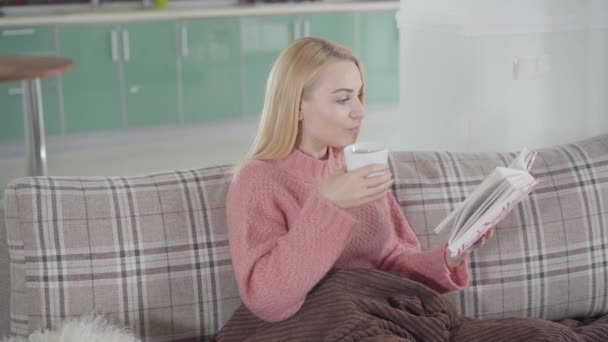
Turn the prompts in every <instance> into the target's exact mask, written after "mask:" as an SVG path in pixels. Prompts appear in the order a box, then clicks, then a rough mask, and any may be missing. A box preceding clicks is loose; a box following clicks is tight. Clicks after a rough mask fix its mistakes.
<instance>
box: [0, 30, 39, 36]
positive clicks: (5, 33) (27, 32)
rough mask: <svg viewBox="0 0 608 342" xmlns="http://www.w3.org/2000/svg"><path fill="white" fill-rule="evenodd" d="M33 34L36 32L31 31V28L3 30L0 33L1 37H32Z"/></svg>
mask: <svg viewBox="0 0 608 342" xmlns="http://www.w3.org/2000/svg"><path fill="white" fill-rule="evenodd" d="M34 33H36V30H35V29H33V28H27V29H14V30H3V31H2V36H3V37H9V36H33V35H34Z"/></svg>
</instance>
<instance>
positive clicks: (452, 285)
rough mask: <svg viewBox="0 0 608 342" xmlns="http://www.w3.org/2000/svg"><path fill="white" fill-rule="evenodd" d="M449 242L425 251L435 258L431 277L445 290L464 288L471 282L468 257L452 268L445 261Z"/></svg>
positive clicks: (431, 257) (431, 268)
mask: <svg viewBox="0 0 608 342" xmlns="http://www.w3.org/2000/svg"><path fill="white" fill-rule="evenodd" d="M446 246H447V244H442V245H439V246H437V247H435V248H432V249H430V250H428V251H425V253H426V254H427V255H428V257H429V259H430V260H433V262H432V263H431V265H432V266H431V267H430V268H429V272H430V273H431V277H432V278H434V279H435V280H436V281H437V283H438V284H439V285H440V286H441V287H442V288H443V289H442V290H444V291H453V290H462V289H463V288H465V287H466V286H467V284H468V282H469V271H468V265H467V263H466V259H465V260H463V261H462V262H461V263H460V264H459V265H458V266H457V267H454V268H450V267H449V266H448V265H447V264H446V262H445V256H444V253H445V248H446Z"/></svg>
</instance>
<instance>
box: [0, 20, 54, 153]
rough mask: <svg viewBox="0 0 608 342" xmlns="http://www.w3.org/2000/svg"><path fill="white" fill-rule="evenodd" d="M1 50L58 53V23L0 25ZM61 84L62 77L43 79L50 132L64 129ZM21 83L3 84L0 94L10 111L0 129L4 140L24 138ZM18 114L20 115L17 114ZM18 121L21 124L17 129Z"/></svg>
mask: <svg viewBox="0 0 608 342" xmlns="http://www.w3.org/2000/svg"><path fill="white" fill-rule="evenodd" d="M0 53H1V54H15V55H51V56H53V55H57V48H56V45H55V27H53V26H27V27H5V28H1V29H0ZM60 86H61V79H60V78H59V77H46V78H42V80H41V82H40V87H41V92H42V109H43V113H44V121H45V132H46V134H47V135H58V134H61V133H62V127H61V114H60V95H59V94H60ZM22 92H23V89H22V83H21V82H14V83H9V84H8V85H4V87H3V88H2V93H1V94H0V105H1V106H2V108H3V112H4V111H6V113H8V112H10V113H11V114H7V115H6V117H3V119H6V120H7V127H3V129H2V130H1V131H0V140H1V141H14V140H19V139H23V113H24V112H25V109H24V108H23V99H22ZM16 116H18V117H16ZM16 124H18V125H19V128H18V129H16V130H15V129H14V128H15V125H16Z"/></svg>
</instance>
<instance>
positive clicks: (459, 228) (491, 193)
mask: <svg viewBox="0 0 608 342" xmlns="http://www.w3.org/2000/svg"><path fill="white" fill-rule="evenodd" d="M536 155H537V152H531V151H528V150H527V149H523V150H522V151H521V152H520V153H519V155H518V156H517V157H516V158H515V159H514V160H513V161H512V162H511V164H510V165H509V166H508V167H500V166H499V167H497V168H496V169H494V171H492V173H490V175H488V176H487V177H486V178H485V179H484V180H483V181H482V182H481V184H479V186H478V187H477V188H476V189H475V191H473V193H471V194H470V195H469V196H468V197H467V198H466V199H465V200H464V201H463V202H462V203H461V204H460V205H459V206H458V208H456V210H454V211H452V212H451V213H450V214H449V215H448V216H447V217H446V218H445V219H443V221H441V223H439V225H438V226H437V227H436V228H435V233H438V232H440V231H442V230H444V229H446V228H451V229H452V232H451V234H450V238H449V240H448V250H449V251H450V254H451V256H453V257H455V256H458V255H459V254H461V253H463V252H464V251H466V250H467V249H468V248H469V247H471V246H472V245H473V244H475V242H477V240H478V239H479V238H480V237H482V236H483V235H484V234H485V233H486V232H487V231H488V230H490V229H491V228H492V227H494V226H495V225H496V224H497V223H498V222H500V220H502V219H503V218H504V217H505V216H506V215H507V214H508V213H509V212H510V211H511V210H512V209H513V208H514V207H515V205H517V204H518V203H519V202H521V201H522V200H523V199H524V198H526V197H527V196H528V194H529V193H530V192H531V191H532V190H533V189H534V187H535V186H536V184H537V183H538V181H537V180H536V179H535V178H534V176H532V174H530V168H531V167H532V164H533V163H534V160H535V159H536Z"/></svg>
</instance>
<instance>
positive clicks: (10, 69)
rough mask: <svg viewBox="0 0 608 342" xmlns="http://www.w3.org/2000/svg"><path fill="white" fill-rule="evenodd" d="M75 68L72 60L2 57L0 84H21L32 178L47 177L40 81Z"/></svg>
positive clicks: (15, 56)
mask: <svg viewBox="0 0 608 342" xmlns="http://www.w3.org/2000/svg"><path fill="white" fill-rule="evenodd" d="M72 66H73V64H72V61H71V60H69V59H67V58H62V57H54V56H22V55H14V56H13V55H0V82H14V81H21V82H22V87H23V99H24V101H23V103H24V107H25V108H24V110H25V120H24V122H25V141H26V145H27V151H28V152H27V153H28V166H27V167H28V175H30V176H45V175H46V174H47V166H46V145H45V142H44V111H43V108H42V93H41V91H40V79H41V78H43V77H49V76H55V75H59V74H63V73H64V72H66V71H68V70H70V69H71V68H72Z"/></svg>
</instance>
